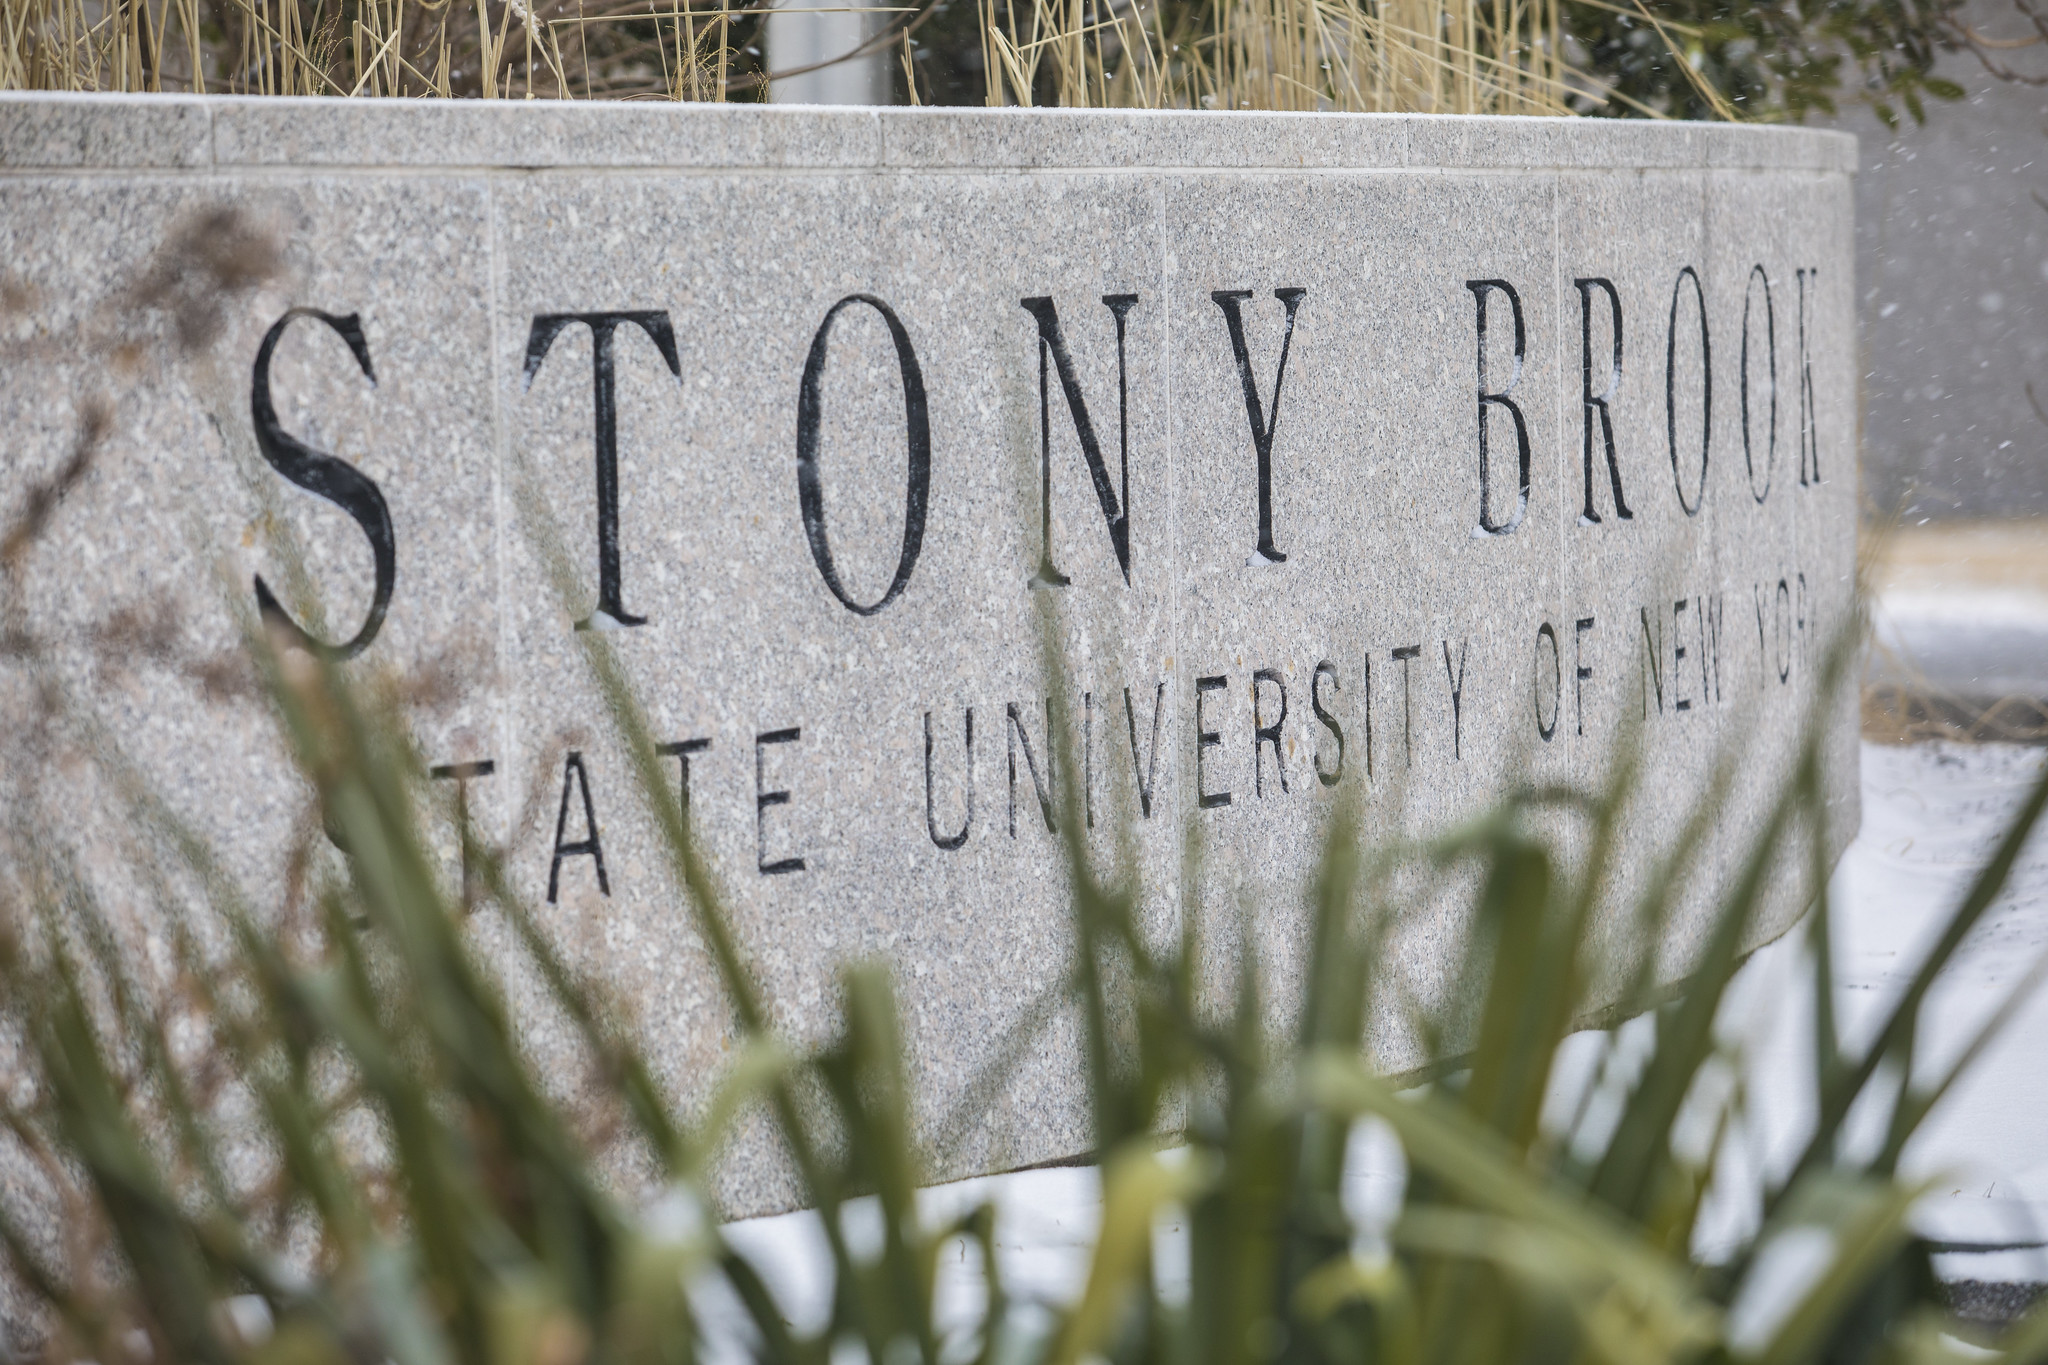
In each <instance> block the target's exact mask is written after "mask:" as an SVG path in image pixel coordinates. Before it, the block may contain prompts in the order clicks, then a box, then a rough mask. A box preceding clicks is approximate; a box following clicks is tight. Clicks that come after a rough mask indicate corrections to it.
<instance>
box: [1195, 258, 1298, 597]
mask: <svg viewBox="0 0 2048 1365" xmlns="http://www.w3.org/2000/svg"><path fill="white" fill-rule="evenodd" d="M1307 295H1308V290H1306V289H1275V290H1274V291H1273V297H1274V298H1276V299H1278V300H1280V302H1281V303H1282V304H1283V305H1284V306H1285V307H1286V309H1287V326H1286V329H1285V330H1284V331H1283V332H1281V334H1280V364H1279V367H1278V368H1277V369H1275V370H1274V371H1273V407H1272V411H1271V413H1270V414H1268V413H1267V412H1266V410H1265V409H1264V408H1263V407H1262V406H1261V405H1260V403H1259V381H1258V380H1257V379H1255V378H1253V377H1252V357H1251V351H1250V350H1249V349H1248V348H1247V347H1246V346H1245V341H1244V319H1243V318H1242V317H1241V316H1239V313H1238V305H1239V304H1241V303H1243V302H1244V301H1245V300H1246V299H1248V298H1250V297H1251V296H1252V291H1251V290H1249V289H1218V290H1215V291H1213V292H1212V293H1211V294H1210V295H1209V297H1210V298H1211V299H1213V300H1214V301H1215V303H1216V306H1217V307H1218V308H1221V309H1222V310H1223V320H1224V322H1225V323H1226V324H1228V326H1229V328H1230V350H1231V354H1232V355H1234V356H1236V358H1237V378H1238V381H1239V383H1241V384H1242V385H1243V386H1244V414H1245V416H1246V417H1248V418H1250V419H1251V424H1252V449H1253V450H1254V451H1255V452H1256V453H1257V455H1258V458H1259V547H1258V548H1257V549H1256V550H1253V551H1252V553H1251V557H1250V558H1249V559H1247V560H1245V563H1246V564H1247V565H1262V564H1284V563H1286V562H1287V556H1286V555H1284V554H1281V553H1280V551H1279V549H1278V548H1276V547H1275V546H1274V544H1273V428H1274V427H1275V426H1277V425H1278V424H1279V421H1280V386H1281V385H1282V384H1284V383H1286V382H1287V351H1288V348H1289V347H1291V346H1292V345H1293V344H1294V313H1295V310H1296V309H1298V308H1300V307H1301V301H1302V299H1303V298H1305V297H1307Z"/></svg>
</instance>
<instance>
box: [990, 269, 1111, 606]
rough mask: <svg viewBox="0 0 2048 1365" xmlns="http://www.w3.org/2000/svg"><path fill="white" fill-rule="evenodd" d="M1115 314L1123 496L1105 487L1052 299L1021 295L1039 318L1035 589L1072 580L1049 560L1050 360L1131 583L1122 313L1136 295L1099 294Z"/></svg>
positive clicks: (1098, 450)
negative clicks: (1056, 372) (1048, 365)
mask: <svg viewBox="0 0 2048 1365" xmlns="http://www.w3.org/2000/svg"><path fill="white" fill-rule="evenodd" d="M1102 301H1103V302H1104V303H1105V304H1107V305H1109V311H1110V313H1111V314H1112V315H1113V316H1114V317H1115V318H1116V415H1117V437H1118V440H1117V457H1118V471H1119V473H1120V475H1121V476H1122V479H1121V487H1122V495H1123V496H1122V498H1121V499H1119V498H1118V496H1117V495H1118V490H1117V489H1115V488H1111V487H1110V486H1109V467H1108V466H1107V465H1105V464H1104V463H1103V460H1102V443H1101V442H1100V441H1098V440H1096V438H1095V423H1094V422H1092V421H1091V420H1089V417H1088V404H1087V403H1086V402H1085V401H1084V400H1083V399H1082V397H1081V384H1080V381H1079V380H1077V379H1076V378H1075V377H1074V362H1073V358H1072V357H1071V356H1070V355H1068V353H1067V342H1066V338H1065V337H1064V336H1062V335H1061V333H1060V315H1059V313H1058V311H1057V310H1055V309H1054V307H1053V302H1052V299H1051V298H1049V297H1048V298H1032V299H1020V300H1018V302H1020V303H1022V304H1023V305H1024V307H1025V308H1026V309H1027V310H1029V311H1030V313H1031V316H1032V317H1034V318H1036V319H1037V320H1038V432H1039V443H1038V497H1039V503H1038V507H1039V515H1038V530H1039V545H1040V547H1041V548H1040V551H1039V555H1038V571H1037V572H1036V573H1034V574H1032V575H1031V586H1032V587H1034V588H1063V587H1065V586H1066V585H1067V584H1068V583H1070V582H1072V581H1073V580H1071V579H1069V578H1068V577H1067V576H1066V575H1065V574H1063V573H1061V572H1060V571H1059V569H1058V568H1057V567H1056V566H1055V565H1054V564H1053V562H1052V386H1051V384H1050V382H1049V378H1048V376H1047V374H1046V361H1047V359H1048V358H1050V359H1051V362H1052V366H1053V368H1054V369H1056V370H1058V371H1059V376H1060V392H1061V393H1062V394H1063V395H1065V397H1066V400H1067V415H1068V416H1069V417H1071V418H1072V419H1073V422H1074V435H1075V437H1076V438H1078V439H1079V441H1080V442H1081V458H1082V459H1084V460H1086V461H1087V463H1088V477H1089V478H1090V479H1091V480H1093V481H1094V484H1095V501H1096V502H1097V503H1099V504H1100V505H1101V507H1102V519H1103V520H1104V521H1105V522H1107V523H1108V524H1109V543H1110V545H1111V546H1112V547H1113V548H1114V549H1115V550H1116V562H1117V565H1118V567H1120V568H1121V569H1122V570H1123V571H1124V586H1125V587H1129V586H1130V583H1131V412H1130V379H1129V374H1128V371H1127V369H1126V367H1125V364H1124V330H1125V318H1126V317H1127V316H1128V315H1129V313H1130V311H1131V309H1132V308H1134V307H1136V306H1137V303H1138V296H1137V295H1136V294H1104V295H1103V296H1102Z"/></svg>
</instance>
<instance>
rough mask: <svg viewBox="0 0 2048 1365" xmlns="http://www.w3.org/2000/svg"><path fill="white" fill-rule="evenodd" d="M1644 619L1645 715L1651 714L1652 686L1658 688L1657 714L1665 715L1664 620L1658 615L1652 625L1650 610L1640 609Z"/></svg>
mask: <svg viewBox="0 0 2048 1365" xmlns="http://www.w3.org/2000/svg"><path fill="white" fill-rule="evenodd" d="M1637 610H1638V611H1640V612H1641V613H1642V617H1643V656H1644V658H1646V659H1647V660H1648V661H1649V665H1650V666H1649V668H1648V669H1646V670H1645V671H1644V673H1643V715H1644V716H1645V717H1646V718H1647V717H1648V716H1649V714H1650V686H1651V684H1653V683H1654V684H1655V685H1656V688H1657V714H1658V715H1660V716H1661V715H1663V714H1664V618H1663V615H1662V613H1659V614H1658V618H1657V624H1656V625H1654V626H1652V625H1651V624H1650V609H1649V608H1648V607H1639V608H1637Z"/></svg>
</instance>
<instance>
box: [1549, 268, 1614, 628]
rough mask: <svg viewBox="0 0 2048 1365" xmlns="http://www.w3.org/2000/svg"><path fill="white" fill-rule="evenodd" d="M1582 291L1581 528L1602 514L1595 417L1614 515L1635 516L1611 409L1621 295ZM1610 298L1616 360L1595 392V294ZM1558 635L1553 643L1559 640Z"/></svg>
mask: <svg viewBox="0 0 2048 1365" xmlns="http://www.w3.org/2000/svg"><path fill="white" fill-rule="evenodd" d="M1572 283H1573V284H1574V285H1576V286H1578V290H1579V405H1580V407H1581V408H1582V409H1583V410H1584V414H1585V422H1586V452H1585V474H1586V505H1585V507H1584V508H1583V509H1581V510H1580V512H1579V525H1581V526H1598V525H1599V524H1600V513H1599V512H1598V511H1597V510H1596V509H1595V508H1594V505H1593V417H1594V414H1596V413H1597V414H1598V415H1599V418H1600V439H1601V441H1602V443H1603V444H1604V445H1605V447H1606V450H1607V483H1608V486H1609V487H1610V488H1612V489H1613V490H1614V515H1615V516H1617V517H1620V518H1621V519H1622V520H1623V521H1629V520H1632V519H1633V518H1634V517H1635V513H1633V512H1631V511H1629V510H1628V500H1627V499H1625V498H1623V497H1622V495H1621V463H1620V461H1619V460H1617V459H1616V458H1615V454H1614V414H1613V413H1612V412H1611V411H1610V410H1609V409H1608V406H1607V405H1608V403H1609V402H1610V401H1612V400H1613V398H1614V393H1615V390H1617V389H1619V388H1620V387H1621V295H1620V294H1619V293H1617V292H1616V291H1615V288H1614V281H1612V280H1603V279H1599V278H1597V277H1596V278H1592V279H1584V280H1573V281H1572ZM1595 289H1598V290H1600V291H1601V292H1603V293H1605V294H1606V295H1607V314H1608V317H1609V318H1610V319H1611V320H1612V322H1613V332H1614V359H1613V360H1612V361H1611V362H1610V363H1609V365H1608V367H1607V382H1606V383H1605V384H1603V385H1602V386H1601V389H1600V392H1599V393H1598V394H1595V393H1594V392H1593V291H1594V290H1595ZM1556 638H1557V636H1556V632H1554V631H1553V632H1552V634H1551V640H1552V642H1553V643H1555V641H1556Z"/></svg>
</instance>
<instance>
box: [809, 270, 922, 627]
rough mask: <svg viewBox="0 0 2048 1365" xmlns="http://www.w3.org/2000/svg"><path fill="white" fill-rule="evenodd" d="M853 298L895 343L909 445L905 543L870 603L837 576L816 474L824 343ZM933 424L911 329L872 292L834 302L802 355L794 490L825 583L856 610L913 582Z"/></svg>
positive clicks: (865, 612)
mask: <svg viewBox="0 0 2048 1365" xmlns="http://www.w3.org/2000/svg"><path fill="white" fill-rule="evenodd" d="M850 303H864V304H866V305H867V306H868V307H870V308H872V309H874V310H875V311H876V312H877V313H880V314H881V315H882V321H883V322H884V323H885V324H887V325H888V328H889V339H890V340H891V341H893V342H895V343H896V368H897V369H898V370H899V371H900V372H901V373H902V375H903V419H904V425H905V427H906V428H907V436H908V444H909V447H910V472H909V478H908V480H907V482H906V483H905V486H904V493H903V549H902V551H901V552H900V553H899V554H898V555H897V556H896V576H895V577H894V578H893V579H891V580H890V581H889V590H888V591H887V592H885V593H883V594H882V596H881V599H880V600H879V601H877V602H874V603H872V604H869V605H865V606H864V605H862V604H861V603H859V602H856V601H854V600H853V596H852V594H850V593H848V592H847V591H846V589H845V587H844V586H842V585H841V584H840V582H839V569H838V567H837V566H836V565H835V564H833V562H832V546H831V544H830V542H829V541H827V540H826V538H825V486H824V484H823V482H822V481H820V479H819V477H818V427H819V425H820V423H821V422H822V421H823V420H824V415H825V396H824V388H825V347H826V343H827V342H829V341H830V340H831V339H832V322H833V320H834V319H835V318H837V317H838V316H839V312H840V310H841V309H843V308H845V307H846V306H847V305H848V304H850ZM931 487H932V428H931V419H930V417H929V416H928V415H927V413H926V409H925V400H924V372H923V371H922V370H921V369H919V368H918V364H917V350H916V348H915V347H913V346H912V345H911V344H910V333H908V332H906V331H904V330H903V322H902V320H901V319H899V318H898V317H897V316H896V312H895V310H894V309H892V308H890V307H889V305H888V304H886V303H884V302H882V301H881V300H880V299H878V298H876V297H875V296H874V295H873V294H848V295H847V296H846V297H845V298H843V299H841V300H839V302H837V303H835V304H833V305H832V307H831V308H830V309H828V310H827V311H826V313H825V320H824V321H823V322H821V323H819V324H818V331H817V334H816V335H815V336H813V337H812V338H811V353H810V355H809V356H808V357H807V358H806V359H805V360H804V377H803V382H802V385H801V386H800V387H799V388H798V389H797V399H796V495H797V502H798V503H799V505H801V507H802V508H803V518H804V538H805V539H806V540H808V541H810V543H811V559H812V560H813V561H814V562H815V563H816V564H817V566H818V573H819V575H820V576H822V577H823V578H824V580H825V586H826V587H828V588H830V589H831V590H832V595H833V596H834V597H836V598H838V599H839V601H840V604H841V605H842V606H844V607H845V608H846V609H847V610H848V611H850V612H852V613H853V614H854V615H856V616H873V615H874V614H875V613H876V612H878V611H880V610H881V609H882V608H883V607H886V606H888V605H889V604H890V603H891V602H894V601H895V600H896V598H897V597H898V596H899V595H900V594H901V593H902V591H903V589H904V587H905V586H906V585H907V584H908V583H909V582H910V571H911V570H912V569H914V568H916V567H917V556H918V553H919V551H921V550H922V549H923V548H924V513H925V505H926V503H927V502H929V501H930V499H931Z"/></svg>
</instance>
